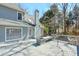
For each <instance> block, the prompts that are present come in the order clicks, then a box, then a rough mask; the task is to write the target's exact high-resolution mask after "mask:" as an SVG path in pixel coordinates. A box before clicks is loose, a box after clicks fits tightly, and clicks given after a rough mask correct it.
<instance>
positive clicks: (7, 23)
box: [0, 18, 31, 27]
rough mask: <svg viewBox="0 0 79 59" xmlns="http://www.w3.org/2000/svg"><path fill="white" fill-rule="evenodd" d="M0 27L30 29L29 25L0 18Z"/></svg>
mask: <svg viewBox="0 0 79 59" xmlns="http://www.w3.org/2000/svg"><path fill="white" fill-rule="evenodd" d="M0 26H14V27H31V25H29V24H27V23H24V22H17V21H12V20H9V19H3V18H0Z"/></svg>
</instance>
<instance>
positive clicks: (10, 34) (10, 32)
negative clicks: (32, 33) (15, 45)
mask: <svg viewBox="0 0 79 59" xmlns="http://www.w3.org/2000/svg"><path fill="white" fill-rule="evenodd" d="M6 35H7V40H12V39H18V38H21V29H12V28H10V29H7V30H6Z"/></svg>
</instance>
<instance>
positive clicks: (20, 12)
mask: <svg viewBox="0 0 79 59" xmlns="http://www.w3.org/2000/svg"><path fill="white" fill-rule="evenodd" d="M18 13H21V14H22V20H23V13H22V12H19V11H17V20H18ZM22 20H18V21H22Z"/></svg>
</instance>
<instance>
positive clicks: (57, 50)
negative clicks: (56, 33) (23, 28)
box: [0, 40, 77, 56]
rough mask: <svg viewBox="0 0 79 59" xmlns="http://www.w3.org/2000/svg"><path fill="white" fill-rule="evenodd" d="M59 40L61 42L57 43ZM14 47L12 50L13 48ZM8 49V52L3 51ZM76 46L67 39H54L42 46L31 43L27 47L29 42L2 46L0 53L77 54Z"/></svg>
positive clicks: (31, 54)
mask: <svg viewBox="0 0 79 59" xmlns="http://www.w3.org/2000/svg"><path fill="white" fill-rule="evenodd" d="M57 42H59V43H57ZM11 49H12V50H11ZM5 50H8V52H6V53H2V54H1V51H5ZM76 51H77V48H76V46H73V45H70V44H67V43H66V42H65V41H58V40H53V41H49V42H47V43H44V44H42V45H40V46H35V45H34V44H31V45H30V46H28V47H27V44H25V43H22V44H20V45H19V46H18V45H16V47H14V48H13V47H9V48H6V49H4V48H0V55H2V56H5V55H7V56H76V55H77V52H76Z"/></svg>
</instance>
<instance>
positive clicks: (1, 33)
mask: <svg viewBox="0 0 79 59" xmlns="http://www.w3.org/2000/svg"><path fill="white" fill-rule="evenodd" d="M4 41H5V27H2V26H0V42H4Z"/></svg>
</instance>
